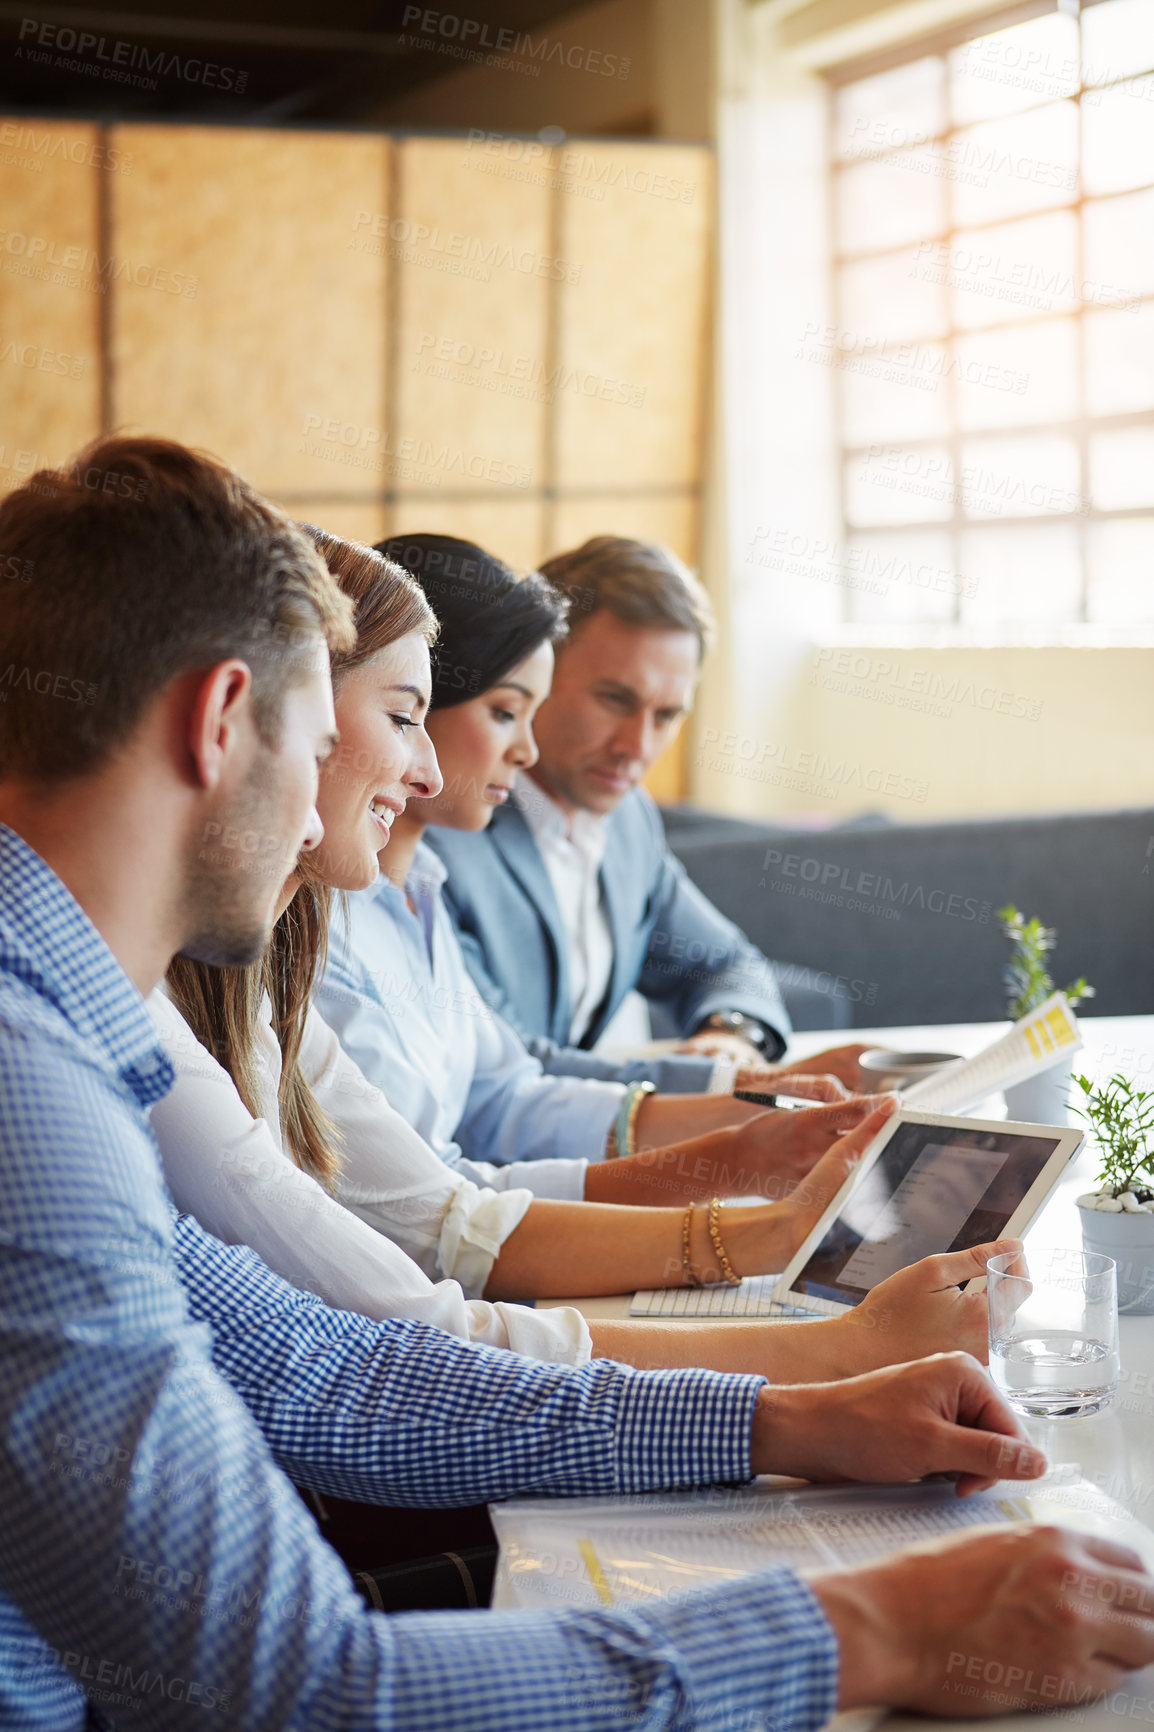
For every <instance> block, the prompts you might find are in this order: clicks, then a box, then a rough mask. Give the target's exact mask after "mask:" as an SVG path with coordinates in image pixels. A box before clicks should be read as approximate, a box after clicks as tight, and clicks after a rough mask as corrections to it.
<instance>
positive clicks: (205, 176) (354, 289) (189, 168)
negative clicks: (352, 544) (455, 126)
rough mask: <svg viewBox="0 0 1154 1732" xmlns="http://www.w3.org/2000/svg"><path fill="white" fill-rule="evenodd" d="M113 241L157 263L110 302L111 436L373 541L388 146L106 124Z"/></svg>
mask: <svg viewBox="0 0 1154 1732" xmlns="http://www.w3.org/2000/svg"><path fill="white" fill-rule="evenodd" d="M116 137H117V140H118V141H123V142H124V143H125V144H127V141H128V139H129V138H130V139H131V144H132V149H133V151H134V154H135V159H136V170H135V172H134V174H133V175H132V176H131V177H127V178H125V179H124V180H123V181H122V182H121V184H119V185H118V186H117V188H116V204H115V210H114V215H113V232H114V234H115V237H116V244H117V246H118V247H119V248H120V249H121V250H123V251H124V252H125V253H126V254H127V255H129V256H131V257H133V258H140V259H141V260H143V261H145V262H146V264H148V265H149V266H150V267H155V268H157V269H160V270H163V271H164V272H165V273H166V275H165V277H164V279H163V280H164V285H165V286H164V288H163V289H158V288H157V287H156V286H155V282H154V281H152V280H150V279H149V277H148V275H147V274H145V277H144V281H143V282H142V283H141V284H137V283H136V282H133V281H127V282H125V283H124V285H123V287H121V288H118V291H117V293H116V296H115V299H114V302H113V318H112V355H111V399H112V421H113V423H114V424H115V425H117V426H125V427H132V428H140V429H147V430H149V431H155V432H165V433H169V434H172V435H173V436H174V437H176V438H178V439H183V440H185V441H187V442H188V443H189V444H192V445H200V446H207V447H208V448H209V449H211V450H213V451H215V452H217V453H218V454H219V455H220V456H223V457H226V458H227V459H228V461H229V462H230V463H233V464H235V465H236V467H237V468H238V469H240V470H241V471H242V473H243V474H245V475H246V476H247V477H248V478H249V479H250V480H251V481H253V482H254V483H255V485H256V486H258V487H260V488H261V489H262V490H264V491H265V492H267V493H268V494H269V495H270V496H271V497H273V498H275V499H277V500H279V501H282V502H283V503H285V504H287V505H290V506H291V507H292V509H293V510H294V511H295V512H297V513H298V514H299V515H301V516H310V515H311V516H316V515H322V516H327V517H329V518H331V520H332V524H333V527H334V528H335V527H337V521H338V515H339V520H340V523H341V524H342V525H347V526H348V528H350V529H351V528H352V527H353V526H354V525H356V526H358V527H360V528H362V530H363V532H364V533H368V534H371V533H373V532H374V531H375V532H376V534H378V535H379V534H380V527H379V525H380V522H381V509H380V495H381V481H382V470H381V466H382V465H383V464H384V463H385V462H386V461H387V459H386V457H385V455H384V451H383V447H384V445H385V443H386V428H385V350H386V341H385V333H386V316H387V303H386V297H385V256H384V244H383V243H382V242H381V241H379V240H378V239H376V238H375V237H374V234H373V229H374V227H376V226H380V225H382V224H383V223H385V222H386V221H387V205H386V201H387V187H388V175H387V166H388V152H389V148H390V145H389V141H388V140H387V139H383V138H380V137H364V136H359V137H358V136H348V135H334V134H323V133H322V134H315V133H297V132H265V131H256V130H254V129H252V128H208V127H161V126H156V127H151V126H149V127H139V126H133V127H123V128H118V129H117V133H116Z"/></svg>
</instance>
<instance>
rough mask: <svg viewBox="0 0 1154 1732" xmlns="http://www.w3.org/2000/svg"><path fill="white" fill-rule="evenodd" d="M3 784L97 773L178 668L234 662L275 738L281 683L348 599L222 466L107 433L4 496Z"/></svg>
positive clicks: (299, 540)
mask: <svg viewBox="0 0 1154 1732" xmlns="http://www.w3.org/2000/svg"><path fill="white" fill-rule="evenodd" d="M0 553H2V554H3V555H4V557H5V558H6V559H10V560H18V561H19V562H20V565H21V570H22V571H23V572H27V575H28V581H27V582H21V583H19V584H12V585H8V586H6V588H7V590H8V593H7V594H6V595H5V597H4V632H3V643H4V648H3V652H2V654H0V695H2V696H3V698H4V701H3V702H2V703H0V777H27V778H29V779H32V780H35V781H42V782H64V781H67V780H70V779H72V778H74V777H79V776H84V775H87V774H90V773H91V772H92V771H94V770H96V769H97V768H99V767H100V766H101V765H102V764H103V763H104V762H105V761H106V759H107V758H108V757H109V756H110V754H111V753H113V752H114V751H115V750H116V749H117V748H118V747H119V746H121V745H123V743H124V742H125V741H126V740H127V739H128V738H129V736H130V735H131V733H132V731H133V729H134V728H135V727H136V726H137V724H138V723H139V721H140V719H141V717H142V715H143V714H144V711H145V709H146V708H147V706H148V705H149V704H150V703H151V701H152V700H153V699H154V698H155V697H156V696H157V695H158V694H159V693H160V692H161V691H162V690H163V689H164V688H165V686H167V685H168V684H169V682H170V681H171V680H173V679H175V678H177V677H178V676H180V675H181V674H184V673H186V672H189V671H190V670H192V669H194V668H198V667H210V666H212V664H213V663H214V662H219V661H223V660H225V659H227V658H229V657H232V656H238V657H240V658H241V659H242V660H244V661H246V662H247V663H248V664H249V667H250V668H251V670H252V676H253V711H254V717H255V720H256V723H257V726H258V728H259V729H260V731H261V733H262V735H263V736H264V737H265V739H266V740H267V741H269V742H270V743H271V742H275V739H276V736H277V733H278V730H279V725H280V718H281V709H282V701H283V697H284V693H285V691H286V690H287V688H288V687H289V686H290V685H291V684H292V683H293V681H294V679H296V678H299V677H300V676H301V675H302V674H303V673H305V672H307V671H308V670H309V669H310V668H313V667H315V666H316V658H317V655H318V653H323V645H322V641H321V640H322V639H324V640H326V641H327V642H328V644H329V646H330V648H332V649H334V650H344V649H347V648H348V646H349V644H350V643H351V637H352V627H351V623H350V612H351V610H350V608H349V604H348V602H347V601H346V600H345V599H344V598H343V597H342V596H341V594H340V591H339V590H338V588H337V585H336V584H335V583H334V582H333V579H332V577H331V576H330V574H329V572H328V571H327V570H326V568H325V564H324V561H323V560H322V559H320V558H319V557H318V555H317V552H316V549H315V548H314V547H313V545H312V543H311V542H310V541H309V539H308V537H307V536H305V535H303V534H302V533H301V531H300V530H299V529H298V528H297V527H296V526H295V525H294V524H293V523H292V522H290V520H289V519H288V518H287V517H285V516H284V515H283V514H282V513H281V512H280V511H278V510H277V508H276V507H275V506H274V505H270V504H269V503H268V501H267V500H265V499H262V498H261V496H260V495H259V494H258V493H257V492H256V491H255V490H254V489H253V488H252V487H250V486H249V485H248V483H247V482H246V481H244V480H242V479H241V477H240V476H239V475H238V474H237V473H236V472H235V470H233V469H229V468H228V467H227V466H226V465H225V464H223V463H220V462H218V461H217V460H216V458H214V457H210V456H207V455H206V454H205V453H203V452H198V451H190V450H189V449H188V448H187V447H186V446H183V445H178V444H175V443H174V442H173V441H171V440H167V439H146V438H128V437H112V436H109V437H103V438H100V439H97V440H95V441H94V442H93V443H92V444H90V445H88V446H86V447H85V449H84V450H83V451H81V452H80V453H79V454H78V455H77V456H76V457H75V458H74V459H73V461H72V462H71V464H69V465H68V467H67V468H66V469H60V470H40V471H38V472H37V473H36V474H35V475H33V476H31V477H30V478H29V479H28V480H27V481H26V482H25V483H24V485H23V486H22V487H19V488H17V489H16V490H15V492H13V493H10V494H9V495H8V497H7V498H6V499H5V500H4V501H3V503H2V504H0Z"/></svg>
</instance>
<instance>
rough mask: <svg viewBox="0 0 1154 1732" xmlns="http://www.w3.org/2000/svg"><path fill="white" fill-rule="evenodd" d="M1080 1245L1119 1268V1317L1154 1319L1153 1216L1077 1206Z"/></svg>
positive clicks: (1082, 1205) (1081, 1204)
mask: <svg viewBox="0 0 1154 1732" xmlns="http://www.w3.org/2000/svg"><path fill="white" fill-rule="evenodd" d="M1078 1214H1079V1216H1080V1217H1081V1221H1082V1242H1083V1244H1084V1245H1085V1247H1086V1249H1087V1251H1100V1252H1101V1253H1102V1255H1103V1256H1105V1257H1113V1259H1114V1261H1115V1263H1117V1265H1118V1312H1119V1315H1120V1316H1130V1317H1154V1215H1147V1214H1146V1213H1145V1212H1143V1213H1142V1214H1140V1215H1131V1214H1126V1213H1125V1212H1123V1213H1121V1214H1117V1215H1115V1214H1107V1213H1105V1212H1104V1211H1103V1210H1101V1209H1088V1208H1086V1206H1085V1205H1084V1204H1083V1203H1081V1202H1079V1204H1078Z"/></svg>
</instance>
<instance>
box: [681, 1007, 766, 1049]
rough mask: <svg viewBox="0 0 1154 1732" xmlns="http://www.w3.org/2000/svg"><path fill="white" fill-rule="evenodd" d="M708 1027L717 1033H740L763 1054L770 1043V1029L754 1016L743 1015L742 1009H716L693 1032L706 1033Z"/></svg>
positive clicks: (743, 1038)
mask: <svg viewBox="0 0 1154 1732" xmlns="http://www.w3.org/2000/svg"><path fill="white" fill-rule="evenodd" d="M707 1029H708V1030H711V1031H713V1032H715V1033H717V1034H737V1035H740V1036H741V1038H742V1040H747V1041H748V1042H749V1044H750V1046H755V1047H756V1048H757V1050H758V1052H760V1053H762V1054H764V1052H765V1049H766V1047H767V1046H768V1045H769V1030H768V1029H767V1028H766V1027H765V1025H764V1023H760V1022H758V1021H756V1019H755V1018H754V1017H752V1016H745V1015H743V1014H742V1012H741V1011H740V1010H715V1011H714V1012H713V1015H712V1016H707V1017H706V1018H705V1021H704V1022H699V1023H698V1025H697V1027H696V1028H695V1029H694V1031H693V1032H694V1034H704V1033H705V1032H706V1030H707Z"/></svg>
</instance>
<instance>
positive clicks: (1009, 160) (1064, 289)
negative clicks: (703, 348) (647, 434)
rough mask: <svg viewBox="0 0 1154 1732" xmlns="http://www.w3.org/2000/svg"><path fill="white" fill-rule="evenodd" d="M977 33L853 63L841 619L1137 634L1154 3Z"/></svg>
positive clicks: (1153, 540)
mask: <svg viewBox="0 0 1154 1732" xmlns="http://www.w3.org/2000/svg"><path fill="white" fill-rule="evenodd" d="M983 30H984V34H981V35H977V34H975V33H974V31H973V30H971V31H970V32H969V34H968V36H966V37H965V38H962V39H959V37H958V35H955V37H954V38H953V40H949V39H946V40H944V41H941V42H938V43H935V44H933V45H931V46H930V47H929V48H927V47H925V46H923V47H922V48H921V49H920V50H916V51H914V52H912V53H911V54H910V55H909V56H908V57H906V58H905V59H904V60H902V61H901V62H900V63H898V64H892V63H891V64H885V65H882V66H881V67H880V68H879V67H878V66H876V65H875V66H874V67H864V68H862V67H859V68H857V69H852V68H851V69H843V71H842V72H841V73H840V74H838V75H836V76H835V77H834V80H833V82H834V89H833V93H832V102H831V149H830V158H831V194H830V196H831V205H832V212H831V214H832V233H833V236H834V258H833V274H834V284H833V303H832V304H833V307H834V314H833V324H832V328H831V329H830V330H827V331H822V332H820V333H813V341H814V344H815V348H816V350H817V351H818V355H817V356H815V358H824V359H825V360H826V362H827V364H828V365H829V366H830V368H831V372H832V377H833V379H834V381H835V393H836V402H837V417H838V427H839V441H840V463H841V500H842V514H843V521H844V531H845V545H846V548H847V552H848V558H849V560H850V563H851V566H852V568H853V569H854V570H855V571H856V572H857V573H858V581H856V582H855V584H854V586H853V587H852V588H851V587H847V588H846V590H845V591H844V595H845V603H844V605H845V609H846V619H847V621H850V622H862V623H865V622H875V623H876V624H879V625H881V624H885V623H895V622H907V623H937V624H950V623H953V624H955V625H957V626H963V627H973V628H975V629H979V630H981V631H983V633H985V632H992V634H993V635H994V636H995V637H996V636H997V634H998V630H999V628H1001V629H1002V630H1003V632H1004V633H1005V635H1007V636H1010V635H1012V632H1013V629H1014V628H1018V627H1022V626H1030V627H1033V628H1036V627H1038V626H1039V625H1041V626H1043V627H1045V626H1047V625H1049V626H1053V627H1055V628H1061V627H1062V626H1066V625H1069V624H1071V623H1074V622H1088V623H1091V624H1098V625H1100V626H1103V627H1107V628H1109V627H1113V628H1116V629H1117V630H1118V632H1119V633H1120V634H1122V633H1124V631H1125V628H1127V627H1129V626H1133V625H1135V624H1138V623H1149V622H1152V621H1154V0H1101V3H1100V4H1096V5H1090V6H1083V7H1082V9H1081V11H1080V12H1079V11H1078V8H1077V6H1076V4H1075V5H1074V6H1073V7H1072V8H1071V9H1066V8H1063V9H1062V10H1060V11H1049V12H1046V13H1044V14H1042V15H1035V16H1027V17H1025V18H1023V16H1022V11H1021V10H1019V11H1018V13H1017V14H1016V15H1015V17H1014V18H1012V19H1011V20H1008V21H1007V22H1006V23H1005V26H1004V27H1002V28H991V26H990V24H989V22H988V21H987V22H986V23H985V24H984V25H983ZM871 573H875V574H876V575H877V577H878V579H879V581H878V582H876V583H871V581H870V574H871ZM895 577H896V578H897V579H899V581H894V578H895ZM1111 635H1112V634H1111Z"/></svg>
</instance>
